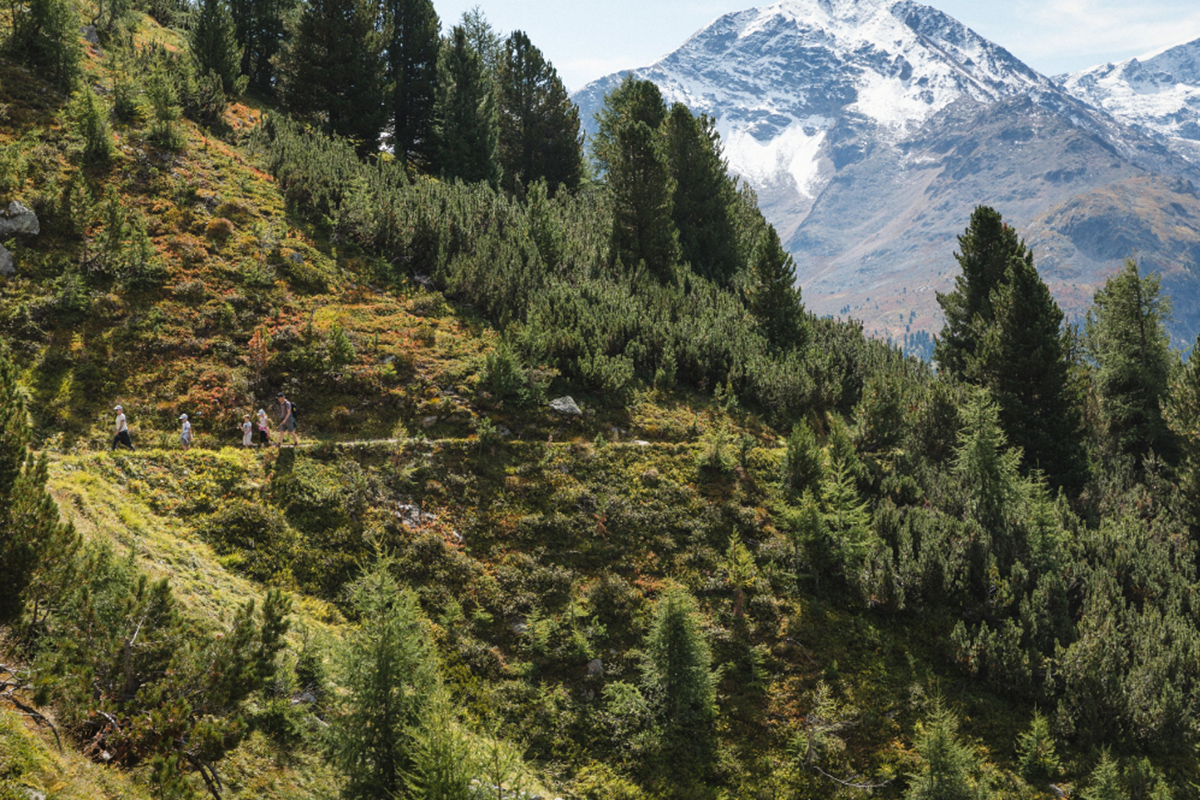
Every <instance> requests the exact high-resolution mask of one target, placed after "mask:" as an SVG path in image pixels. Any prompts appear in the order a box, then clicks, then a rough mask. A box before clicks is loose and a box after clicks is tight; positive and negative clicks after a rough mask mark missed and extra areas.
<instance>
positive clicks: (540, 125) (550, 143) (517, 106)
mask: <svg viewBox="0 0 1200 800" xmlns="http://www.w3.org/2000/svg"><path fill="white" fill-rule="evenodd" d="M580 142H581V136H580V133H579V109H578V108H577V107H576V106H575V104H574V103H572V102H571V98H570V96H569V95H568V94H567V90H566V87H564V86H563V84H562V81H561V80H559V78H558V73H557V72H556V71H555V69H554V67H553V66H551V65H550V64H549V63H547V61H546V60H545V58H544V57H543V56H542V53H541V51H540V50H538V49H537V48H536V47H534V46H533V43H532V42H530V41H529V37H528V36H526V35H525V34H524V33H523V32H521V31H513V32H512V33H511V34H510V35H509V37H508V39H506V40H505V43H504V60H503V62H502V65H501V71H500V90H499V150H498V152H499V156H500V165H501V167H502V168H503V170H504V175H503V183H504V187H505V188H506V189H508V190H509V191H513V192H518V193H521V192H523V191H524V187H526V186H529V184H531V183H533V182H534V181H536V180H539V179H542V180H545V181H546V184H547V185H548V186H550V187H551V189H553V190H557V189H558V187H559V186H566V187H567V188H568V189H574V188H575V187H576V186H578V185H579V180H580V178H581V177H582V174H583V156H582V151H581V149H580V147H581V145H580Z"/></svg>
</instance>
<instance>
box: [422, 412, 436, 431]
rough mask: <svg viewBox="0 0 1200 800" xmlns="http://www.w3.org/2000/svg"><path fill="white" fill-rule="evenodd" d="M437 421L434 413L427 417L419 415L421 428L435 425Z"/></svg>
mask: <svg viewBox="0 0 1200 800" xmlns="http://www.w3.org/2000/svg"><path fill="white" fill-rule="evenodd" d="M437 423H438V417H437V415H436V414H435V415H432V416H428V417H421V427H422V428H432V427H433V426H434V425H437Z"/></svg>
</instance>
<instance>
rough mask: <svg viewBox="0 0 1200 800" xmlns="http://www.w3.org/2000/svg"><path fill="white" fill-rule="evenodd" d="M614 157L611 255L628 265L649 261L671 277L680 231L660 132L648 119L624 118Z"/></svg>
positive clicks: (648, 264)
mask: <svg viewBox="0 0 1200 800" xmlns="http://www.w3.org/2000/svg"><path fill="white" fill-rule="evenodd" d="M612 159H613V160H612V163H611V165H610V168H609V171H608V188H609V193H610V194H611V195H612V204H613V228H612V249H611V251H610V252H611V258H612V260H613V261H614V262H616V261H617V260H620V261H621V263H622V264H623V265H624V266H625V267H626V268H627V269H630V270H632V269H635V268H637V267H638V266H639V265H640V264H645V266H646V267H647V268H648V269H649V270H650V271H651V272H652V273H654V274H655V275H657V276H659V277H660V278H664V277H667V276H669V275H670V274H671V268H672V266H673V265H674V264H675V263H676V262H677V261H678V260H679V234H678V232H677V231H676V230H675V222H674V221H673V220H672V219H671V211H672V198H673V197H674V195H675V184H674V181H673V180H672V179H671V175H670V173H669V172H668V170H667V163H666V159H665V158H664V156H663V154H662V148H661V146H660V142H659V138H658V136H657V135H656V134H655V132H654V131H652V130H651V129H650V128H649V126H647V125H646V123H645V122H643V121H641V120H632V121H630V120H626V121H625V122H624V124H622V125H621V126H620V128H618V129H617V131H616V148H615V150H614V152H613V154H612Z"/></svg>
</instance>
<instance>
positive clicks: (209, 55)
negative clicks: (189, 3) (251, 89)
mask: <svg viewBox="0 0 1200 800" xmlns="http://www.w3.org/2000/svg"><path fill="white" fill-rule="evenodd" d="M188 43H189V45H190V46H191V50H192V59H193V60H194V61H195V62H196V69H197V71H198V72H199V73H200V74H201V75H208V74H210V73H211V74H214V75H216V76H217V77H218V78H220V80H221V90H222V91H224V92H225V94H226V95H229V96H237V95H240V94H241V93H242V92H244V91H245V90H246V81H247V80H248V79H247V78H245V77H244V76H243V75H242V51H241V49H240V48H239V47H238V40H237V26H236V25H235V23H234V19H233V14H232V13H231V12H230V8H229V5H228V3H227V2H226V0H200V4H199V6H198V7H197V9H196V15H195V21H194V22H193V24H192V27H191V30H190V31H189V32H188Z"/></svg>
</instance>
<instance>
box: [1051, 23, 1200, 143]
mask: <svg viewBox="0 0 1200 800" xmlns="http://www.w3.org/2000/svg"><path fill="white" fill-rule="evenodd" d="M1058 80H1059V82H1060V83H1061V85H1062V87H1063V88H1064V89H1065V90H1066V91H1068V92H1070V93H1071V94H1073V95H1074V96H1075V97H1078V98H1079V99H1081V100H1083V101H1085V102H1087V103H1090V104H1091V105H1093V106H1096V107H1097V108H1101V109H1104V110H1105V111H1107V112H1108V113H1110V114H1112V115H1113V116H1114V117H1116V118H1118V119H1120V120H1122V121H1124V122H1126V123H1128V124H1130V125H1134V126H1136V127H1138V128H1141V129H1143V130H1145V131H1149V132H1152V133H1155V134H1158V135H1159V136H1161V137H1163V138H1164V139H1165V140H1166V141H1168V142H1169V143H1171V144H1173V145H1175V146H1176V149H1178V150H1179V152H1181V153H1183V154H1184V155H1186V156H1188V157H1189V158H1191V159H1192V160H1193V161H1197V160H1200V39H1197V40H1195V41H1191V42H1187V43H1185V44H1180V45H1176V46H1174V47H1170V48H1167V49H1165V50H1160V51H1157V52H1153V53H1148V54H1146V55H1143V56H1139V57H1137V58H1131V59H1128V60H1126V61H1121V62H1118V63H1116V64H1112V63H1109V64H1102V65H1100V66H1097V67H1092V68H1091V69H1086V70H1083V71H1081V72H1075V73H1072V74H1070V75H1064V76H1061V77H1060V78H1059V79H1058Z"/></svg>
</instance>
